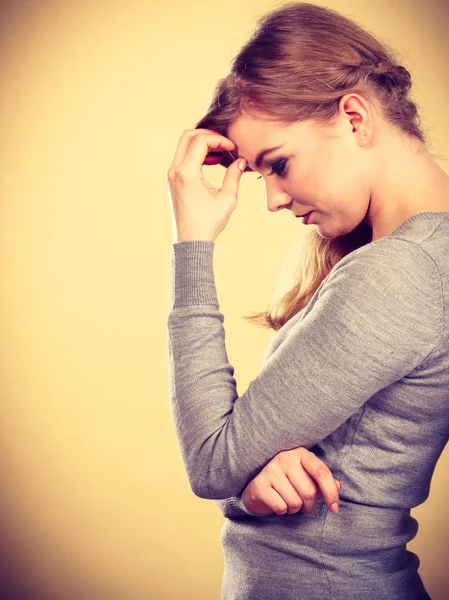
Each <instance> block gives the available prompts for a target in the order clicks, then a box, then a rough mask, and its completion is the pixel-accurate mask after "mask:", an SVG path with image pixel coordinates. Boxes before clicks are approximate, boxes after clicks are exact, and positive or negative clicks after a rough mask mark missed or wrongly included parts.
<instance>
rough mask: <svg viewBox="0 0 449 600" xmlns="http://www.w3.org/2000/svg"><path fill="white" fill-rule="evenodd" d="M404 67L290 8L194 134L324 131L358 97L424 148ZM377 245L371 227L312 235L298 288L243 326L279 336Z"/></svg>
mask: <svg viewBox="0 0 449 600" xmlns="http://www.w3.org/2000/svg"><path fill="white" fill-rule="evenodd" d="M398 62H399V61H398V59H397V57H396V56H395V53H394V51H393V50H392V49H391V48H390V47H389V46H387V45H386V44H385V43H381V42H380V41H378V40H377V39H376V38H375V37H374V36H373V35H372V34H371V33H370V32H368V31H367V30H365V29H363V28H361V27H360V26H359V25H357V24H356V23H355V22H353V21H351V20H350V19H348V18H347V17H345V16H343V15H341V14H339V13H338V12H336V11H334V10H331V9H328V8H324V7H322V6H317V5H315V4H311V3H308V2H289V3H287V4H284V5H283V6H281V7H280V8H277V9H275V10H273V11H271V12H270V13H268V14H266V15H264V16H263V17H261V18H260V19H259V20H258V21H257V25H256V27H255V30H254V32H253V34H252V35H251V37H250V39H249V41H248V42H247V43H246V44H245V45H244V46H243V48H242V49H241V50H240V52H239V53H238V55H237V56H236V57H235V58H234V59H233V61H232V67H231V70H230V73H229V74H228V75H227V76H226V77H224V78H222V79H220V80H219V81H218V83H217V85H216V88H215V91H214V95H213V99H212V101H211V103H210V106H209V108H208V111H207V113H206V115H205V116H204V117H203V118H202V119H201V120H200V121H199V122H198V123H197V124H196V125H195V128H206V129H212V130H215V131H217V132H218V133H221V134H222V135H224V136H226V137H227V130H228V127H229V126H230V124H231V123H233V122H234V121H235V120H236V119H237V118H238V117H239V116H240V115H242V114H243V113H245V112H246V113H248V114H251V113H252V114H255V115H257V114H260V115H261V116H262V117H264V116H265V117H267V118H273V119H275V120H276V121H278V122H280V123H285V124H291V123H295V122H298V121H303V120H312V121H313V122H314V123H316V124H317V126H320V127H321V126H323V127H325V126H326V125H329V124H332V123H333V122H334V120H335V118H336V117H337V116H338V112H339V101H340V99H341V97H342V96H344V95H345V94H347V93H349V92H356V93H359V94H363V96H364V97H365V98H366V99H367V100H368V102H369V103H370V104H372V106H373V107H374V108H375V110H377V111H379V112H380V114H381V115H382V116H383V117H384V118H385V119H386V120H387V121H389V122H390V123H391V124H392V125H393V126H394V127H395V128H397V131H398V135H400V136H401V137H403V138H404V140H408V141H414V142H417V143H422V144H426V143H427V141H426V138H425V135H424V133H423V131H422V130H421V127H420V118H419V115H418V110H417V107H416V105H415V103H414V102H413V101H412V100H411V99H410V98H409V97H408V93H409V91H410V88H411V85H412V84H411V78H410V73H409V72H408V71H407V69H406V68H405V67H403V66H401V65H400V64H397V63H398ZM237 157H238V155H237V153H235V152H234V151H232V152H224V153H223V158H222V161H221V165H223V166H224V167H228V166H229V165H230V164H231V163H232V162H233V161H234V160H236V158H237ZM245 171H247V172H251V171H252V169H250V168H249V167H247V168H246V169H245ZM371 239H372V227H371V226H370V225H369V224H368V223H366V222H365V221H362V222H361V223H360V224H359V225H358V226H357V227H356V228H355V229H353V230H352V231H351V232H350V233H347V234H345V235H342V236H339V237H336V238H333V239H326V238H323V237H321V236H320V235H319V234H318V233H317V231H316V230H315V229H311V230H310V232H307V235H306V240H305V243H304V244H303V248H302V251H301V253H299V254H298V257H297V259H298V260H297V266H296V269H295V272H294V284H293V286H292V287H291V288H290V289H289V290H288V291H287V292H286V293H284V294H283V295H282V296H281V297H280V298H278V299H276V300H275V301H273V302H272V303H271V306H270V307H269V308H268V309H267V310H264V311H262V312H257V313H253V314H251V315H243V318H244V319H246V320H248V321H250V322H253V323H255V324H256V325H260V326H262V327H265V328H271V329H274V330H278V329H280V328H281V327H282V326H283V325H284V324H285V323H286V322H287V321H288V320H289V319H290V318H291V317H293V316H294V315H295V314H296V313H298V312H299V311H300V310H301V309H302V308H304V307H305V306H306V305H307V304H308V303H309V302H310V300H311V298H312V296H313V294H314V293H315V292H316V290H317V289H318V287H319V286H320V284H321V282H322V281H323V280H324V278H325V277H326V276H327V275H328V273H329V272H330V270H331V269H332V268H333V266H334V265H335V264H336V263H337V262H338V261H339V260H340V259H341V258H343V257H344V256H345V255H347V254H349V253H350V252H352V251H353V250H355V249H357V248H359V247H361V246H363V245H365V244H367V243H369V242H370V241H371Z"/></svg>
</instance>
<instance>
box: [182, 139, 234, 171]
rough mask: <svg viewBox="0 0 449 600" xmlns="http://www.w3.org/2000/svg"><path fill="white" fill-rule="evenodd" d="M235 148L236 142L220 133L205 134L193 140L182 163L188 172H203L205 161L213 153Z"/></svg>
mask: <svg viewBox="0 0 449 600" xmlns="http://www.w3.org/2000/svg"><path fill="white" fill-rule="evenodd" d="M234 147H235V144H234V142H231V140H229V139H228V138H225V137H224V136H222V135H220V134H219V133H207V134H206V133H203V134H200V135H196V136H194V137H193V138H191V140H190V143H189V145H188V147H187V151H186V153H185V156H184V160H183V161H182V167H183V169H185V170H186V172H189V171H191V172H192V173H197V172H198V171H200V172H201V167H202V166H203V163H204V159H205V158H206V156H207V154H208V153H209V152H211V151H213V152H218V151H225V150H232V149H233V148H234Z"/></svg>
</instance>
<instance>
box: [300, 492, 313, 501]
mask: <svg viewBox="0 0 449 600" xmlns="http://www.w3.org/2000/svg"><path fill="white" fill-rule="evenodd" d="M301 495H302V498H303V500H306V501H308V500H315V496H316V492H310V491H309V492H301Z"/></svg>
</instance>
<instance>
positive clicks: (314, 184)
mask: <svg viewBox="0 0 449 600" xmlns="http://www.w3.org/2000/svg"><path fill="white" fill-rule="evenodd" d="M369 116H370V115H369V110H368V109H367V104H366V103H365V101H364V99H363V98H361V97H360V96H358V95H357V94H350V95H349V94H348V95H347V96H346V97H344V98H342V99H341V101H340V111H339V114H338V116H337V119H336V121H335V123H334V124H332V126H326V127H322V126H320V125H318V124H317V123H315V122H313V121H310V120H308V121H301V122H296V123H294V124H290V125H286V124H283V123H279V122H278V121H275V120H272V119H267V118H266V117H264V116H255V115H254V114H253V115H249V114H248V113H244V114H242V115H240V116H239V118H238V119H237V120H235V121H234V122H233V123H232V124H231V125H230V126H229V127H228V131H227V137H228V138H229V139H230V140H232V141H233V142H234V143H235V144H236V149H235V151H236V152H237V153H238V155H239V156H240V157H243V158H245V159H246V160H247V162H248V166H249V167H250V168H251V169H253V170H254V171H257V172H259V173H260V174H261V175H262V177H263V179H264V180H265V186H266V203H267V208H268V210H270V211H277V210H281V209H283V208H285V209H287V210H290V211H292V213H294V215H304V214H305V213H307V212H309V211H313V212H312V213H311V214H310V216H309V220H308V221H307V225H311V226H312V225H314V226H315V228H316V229H317V231H318V233H319V234H320V235H321V236H322V237H324V238H328V239H331V238H334V237H337V236H340V235H344V234H346V233H349V232H350V231H352V230H353V229H354V228H355V227H357V225H358V224H359V223H360V222H361V221H363V220H364V219H365V220H367V222H368V223H369V222H370V221H369V215H368V211H369V206H370V196H371V181H372V175H373V160H372V159H373V156H372V152H371V151H370V150H369V149H368V147H367V146H366V145H365V143H366V141H367V140H369V137H370V136H369V135H368V136H366V133H367V131H369V125H370V123H369ZM277 146H279V148H278V149H277V150H273V151H272V152H269V153H267V154H265V156H264V157H263V159H262V160H263V162H262V163H261V164H260V165H259V166H256V159H257V156H258V154H259V153H260V152H261V151H262V150H264V149H269V148H274V147H277Z"/></svg>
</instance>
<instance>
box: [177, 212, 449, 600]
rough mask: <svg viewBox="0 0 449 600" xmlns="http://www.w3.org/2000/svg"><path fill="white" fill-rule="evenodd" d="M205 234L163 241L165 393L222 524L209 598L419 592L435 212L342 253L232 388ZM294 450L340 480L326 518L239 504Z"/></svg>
mask: <svg viewBox="0 0 449 600" xmlns="http://www.w3.org/2000/svg"><path fill="white" fill-rule="evenodd" d="M214 246H215V242H212V241H204V240H194V241H184V242H177V243H174V244H172V246H171V269H172V270H171V281H170V306H169V313H168V321H167V324H168V363H169V395H170V407H171V411H172V417H173V424H174V428H175V432H176V436H177V440H178V443H179V448H180V452H181V456H182V459H183V464H184V465H185V469H186V472H187V476H188V479H189V482H190V486H191V489H192V491H193V493H194V494H196V495H197V496H199V497H201V498H210V499H214V500H215V501H216V504H217V506H218V508H219V509H220V510H221V512H222V513H223V515H224V516H225V517H228V518H227V519H226V521H225V522H224V523H223V526H222V530H221V534H220V542H221V544H222V546H223V551H224V577H223V585H222V599H223V600H299V599H301V600H302V599H304V600H323V599H326V600H424V599H427V600H428V599H429V598H430V596H429V595H428V593H427V592H426V590H425V589H424V586H423V583H422V580H421V578H420V576H419V574H418V567H419V564H420V561H419V558H418V556H417V555H416V554H414V553H412V552H410V551H409V550H407V549H406V544H407V543H408V542H409V541H410V540H412V539H413V538H414V537H415V535H416V533H417V531H418V522H417V521H416V519H414V518H413V517H412V516H411V514H410V509H411V508H413V507H415V506H418V505H419V504H421V503H423V502H424V501H425V500H426V498H427V497H428V495H429V491H430V483H431V478H432V474H433V472H434V468H435V465H436V462H437V460H438V458H439V457H440V455H441V453H442V451H443V449H444V447H445V445H446V443H447V441H448V439H449V340H448V335H449V331H448V327H447V324H446V321H447V310H448V307H449V304H448V302H449V260H448V257H449V212H422V213H418V214H416V215H414V216H412V217H410V218H409V219H407V220H406V221H405V222H404V223H402V224H401V225H400V226H399V227H398V228H397V229H396V230H395V231H393V232H392V233H391V234H390V235H388V236H386V237H384V238H382V239H379V240H376V241H374V242H371V243H369V244H367V245H365V246H362V247H361V248H358V249H357V250H355V251H353V252H351V253H350V254H348V255H347V256H345V257H344V258H343V259H341V260H340V261H339V262H338V263H337V264H336V265H335V266H334V267H333V269H332V270H331V272H330V273H329V274H328V276H327V277H326V278H325V279H324V281H323V282H322V283H321V285H320V287H319V288H318V290H317V291H316V293H315V294H314V296H313V298H312V299H311V301H310V302H309V304H308V305H307V306H306V307H305V308H303V309H302V310H301V311H300V312H298V313H297V314H296V315H295V316H294V317H293V318H291V319H290V320H289V321H288V322H287V323H286V324H285V325H284V326H283V327H282V328H281V329H280V330H279V331H277V332H276V334H275V335H274V337H273V338H272V340H271V341H270V344H269V345H268V348H267V350H266V352H265V355H264V360H263V365H262V369H261V371H260V373H259V374H258V376H257V377H256V378H255V379H254V380H253V381H251V382H250V384H249V386H248V388H247V390H246V391H245V392H244V393H243V394H242V395H241V396H240V397H239V396H238V394H237V391H236V381H235V379H234V377H233V374H234V368H233V367H232V365H230V364H229V360H228V356H227V352H226V346H225V330H224V327H223V322H224V316H223V314H222V313H221V312H220V309H219V303H218V299H217V291H216V286H215V279H214V270H213V250H214ZM298 446H304V447H305V448H308V449H309V450H311V451H312V452H314V453H315V454H316V455H317V456H318V457H320V458H321V460H323V462H325V463H326V465H327V466H328V467H329V468H330V469H331V471H332V473H333V475H334V477H335V478H337V479H340V480H341V482H342V484H343V486H342V490H341V491H340V493H339V497H340V501H339V512H338V514H336V515H334V514H333V513H331V512H330V511H329V509H328V508H327V506H326V504H325V502H324V499H323V497H322V496H320V497H319V498H318V502H317V505H316V508H315V510H314V511H313V512H311V513H305V512H303V511H299V512H297V513H296V514H293V515H288V514H285V515H276V514H271V515H266V516H260V515H256V514H255V513H252V512H251V511H250V510H249V509H247V508H246V507H245V505H244V504H243V501H242V493H243V490H244V488H245V487H246V486H247V485H248V483H249V482H250V481H251V480H252V479H253V478H254V477H255V476H256V475H257V474H258V473H259V472H260V471H261V470H262V469H263V467H264V466H265V465H266V464H267V463H268V462H269V461H270V460H271V459H272V458H273V457H274V456H275V455H276V454H277V453H279V452H281V451H283V450H290V449H292V448H296V447H298Z"/></svg>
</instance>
